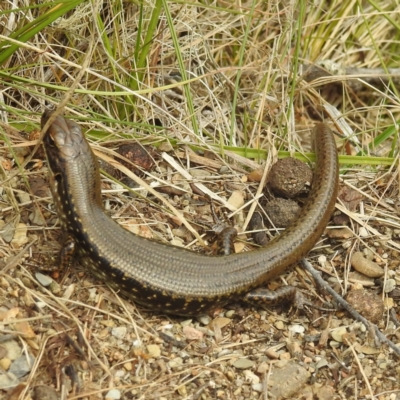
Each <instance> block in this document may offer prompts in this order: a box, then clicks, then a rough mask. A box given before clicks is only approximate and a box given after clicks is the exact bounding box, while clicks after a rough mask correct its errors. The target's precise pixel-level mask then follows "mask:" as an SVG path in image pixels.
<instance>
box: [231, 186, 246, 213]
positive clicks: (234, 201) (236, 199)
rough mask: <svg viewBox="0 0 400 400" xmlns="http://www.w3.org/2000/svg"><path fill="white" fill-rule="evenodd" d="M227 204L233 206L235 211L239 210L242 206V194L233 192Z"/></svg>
mask: <svg viewBox="0 0 400 400" xmlns="http://www.w3.org/2000/svg"><path fill="white" fill-rule="evenodd" d="M228 203H229V204H230V205H231V206H233V207H234V208H235V209H239V208H240V207H242V206H243V204H244V197H243V192H240V191H239V190H234V191H233V192H232V194H231V196H230V197H229V200H228Z"/></svg>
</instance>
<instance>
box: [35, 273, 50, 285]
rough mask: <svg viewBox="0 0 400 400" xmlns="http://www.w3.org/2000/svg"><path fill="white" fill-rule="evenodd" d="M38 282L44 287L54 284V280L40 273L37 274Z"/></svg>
mask: <svg viewBox="0 0 400 400" xmlns="http://www.w3.org/2000/svg"><path fill="white" fill-rule="evenodd" d="M35 277H36V280H37V281H38V282H39V283H40V284H41V285H42V286H44V287H47V286H50V285H51V283H52V282H53V279H52V278H50V277H49V276H47V275H44V274H41V273H40V272H36V274H35Z"/></svg>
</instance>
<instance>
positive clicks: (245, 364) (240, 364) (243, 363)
mask: <svg viewBox="0 0 400 400" xmlns="http://www.w3.org/2000/svg"><path fill="white" fill-rule="evenodd" d="M232 365H233V366H234V367H235V368H237V369H248V368H251V367H253V366H254V365H255V362H254V361H251V360H249V359H248V358H239V359H237V360H236V361H235V362H234V363H233V364H232Z"/></svg>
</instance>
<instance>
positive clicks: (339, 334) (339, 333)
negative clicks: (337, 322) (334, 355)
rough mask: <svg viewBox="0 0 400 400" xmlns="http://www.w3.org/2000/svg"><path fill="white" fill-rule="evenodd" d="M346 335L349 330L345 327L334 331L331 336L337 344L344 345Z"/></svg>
mask: <svg viewBox="0 0 400 400" xmlns="http://www.w3.org/2000/svg"><path fill="white" fill-rule="evenodd" d="M346 333H347V329H346V328H345V327H344V326H341V327H340V328H336V329H333V330H332V332H331V336H332V338H333V339H334V340H336V341H337V342H340V343H342V342H343V335H345V334H346Z"/></svg>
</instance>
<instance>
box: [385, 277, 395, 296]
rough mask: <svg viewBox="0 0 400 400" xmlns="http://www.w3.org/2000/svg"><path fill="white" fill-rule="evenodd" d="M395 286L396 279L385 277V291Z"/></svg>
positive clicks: (387, 291)
mask: <svg viewBox="0 0 400 400" xmlns="http://www.w3.org/2000/svg"><path fill="white" fill-rule="evenodd" d="M395 287H396V281H395V280H394V279H387V280H386V281H385V289H384V290H385V293H390V292H391V291H392V290H393V289H394V288H395Z"/></svg>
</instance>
